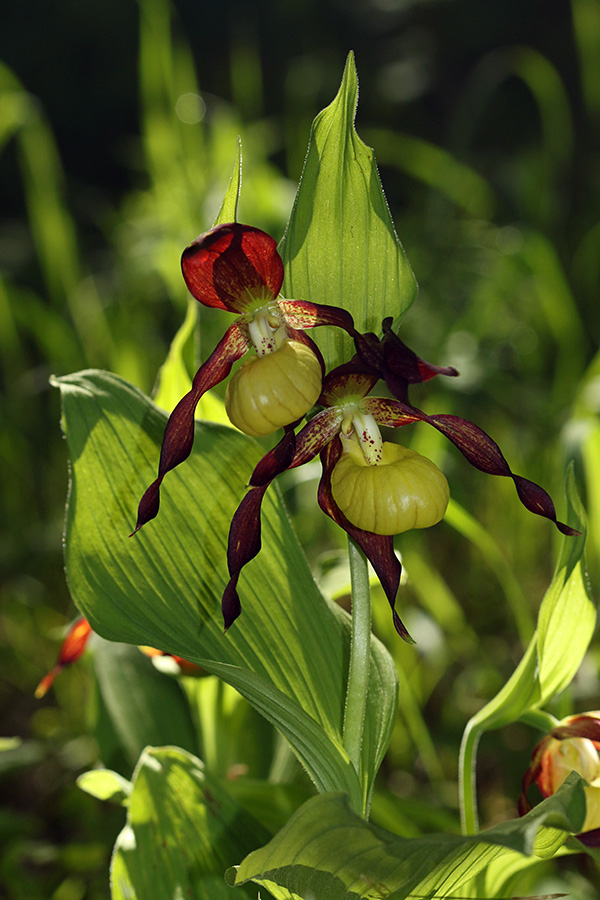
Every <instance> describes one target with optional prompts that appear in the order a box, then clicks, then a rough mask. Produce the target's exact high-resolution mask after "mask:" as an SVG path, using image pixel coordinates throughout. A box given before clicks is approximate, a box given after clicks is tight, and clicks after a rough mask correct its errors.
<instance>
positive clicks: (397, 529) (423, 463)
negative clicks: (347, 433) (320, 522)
mask: <svg viewBox="0 0 600 900" xmlns="http://www.w3.org/2000/svg"><path fill="white" fill-rule="evenodd" d="M342 440H343V443H344V451H343V453H342V455H341V457H340V459H339V461H338V462H337V463H336V465H335V467H334V469H333V472H332V473H331V491H332V494H333V499H334V500H335V502H336V504H337V505H338V507H339V508H340V510H341V511H342V512H343V513H344V515H345V516H346V518H347V519H348V521H349V522H351V523H352V525H356V527H357V528H362V529H364V530H365V531H371V532H373V533H374V534H400V533H401V532H403V531H409V530H410V529H412V528H429V527H430V526H431V525H435V524H437V522H439V521H440V519H442V518H443V515H444V513H445V512H446V507H447V506H448V500H449V499H450V489H449V487H448V482H447V481H446V478H445V477H444V475H443V474H442V472H440V470H439V469H438V467H437V466H436V465H435V464H434V463H432V462H431V460H429V459H427V458H426V457H424V456H421V454H420V453H416V452H415V451H414V450H408V449H407V448H406V447H401V446H400V445H399V444H391V443H387V442H385V443H384V444H383V452H382V456H381V461H380V462H378V463H377V464H376V465H370V464H369V463H368V462H367V460H366V459H365V456H364V453H363V451H362V449H361V447H360V445H359V444H358V442H357V441H355V440H353V439H351V438H350V439H347V438H342Z"/></svg>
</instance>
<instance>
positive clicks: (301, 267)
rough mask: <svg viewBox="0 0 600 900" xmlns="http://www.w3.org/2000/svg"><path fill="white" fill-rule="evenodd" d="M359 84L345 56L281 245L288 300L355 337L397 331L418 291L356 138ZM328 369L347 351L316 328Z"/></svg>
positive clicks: (338, 337)
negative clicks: (340, 313) (390, 326)
mask: <svg viewBox="0 0 600 900" xmlns="http://www.w3.org/2000/svg"><path fill="white" fill-rule="evenodd" d="M357 102H358V81H357V76H356V68H355V66H354V57H353V55H352V53H351V54H350V55H349V56H348V60H347V63H346V68H345V70H344V75H343V78H342V83H341V86H340V89H339V92H338V94H337V96H336V97H335V99H334V100H333V102H332V103H331V104H330V105H329V106H328V107H327V108H326V109H324V110H322V112H320V113H319V115H318V116H317V117H316V119H315V120H314V122H313V126H312V130H311V134H310V142H309V145H308V153H307V156H306V161H305V164H304V171H303V173H302V179H301V181H300V185H299V187H298V193H297V194H296V200H295V203H294V207H293V209H292V214H291V216H290V220H289V222H288V226H287V230H286V232H285V235H284V238H283V240H282V242H281V245H280V251H281V254H282V257H283V261H284V264H285V280H284V283H283V291H284V293H285V296H286V297H290V298H294V299H298V300H312V301H313V302H315V303H327V304H330V305H332V306H341V307H344V308H345V309H347V310H348V311H349V312H351V313H352V315H353V316H354V320H355V323H356V326H357V328H358V329H359V331H375V332H378V333H380V332H381V321H382V319H383V318H384V317H386V316H392V317H393V319H394V325H395V326H397V325H398V324H399V322H400V320H401V319H402V317H403V315H404V314H405V312H406V311H407V309H408V308H409V307H410V305H411V304H412V303H413V301H414V299H415V297H416V292H417V286H416V282H415V278H414V275H413V273H412V270H411V268H410V265H409V263H408V260H407V258H406V255H405V253H404V250H403V249H402V246H401V244H400V241H399V240H398V237H397V235H396V232H395V229H394V225H393V222H392V219H391V216H390V212H389V209H388V206H387V203H386V200H385V197H384V194H383V190H382V187H381V183H380V181H379V174H378V172H377V165H376V163H375V159H374V156H373V152H372V150H371V149H370V148H369V147H367V146H366V145H365V144H364V143H363V142H362V141H361V139H360V138H359V137H358V134H357V133H356V130H355V128H354V117H355V115H356V107H357ZM314 337H315V340H316V341H317V343H318V344H319V347H320V348H321V350H322V352H323V355H324V357H325V361H326V363H327V365H328V367H329V368H331V367H333V366H334V365H338V364H340V363H342V362H345V361H346V360H347V359H348V358H349V357H350V356H351V355H352V352H353V348H352V344H351V342H350V340H349V338H348V337H347V336H345V335H343V334H342V333H341V332H340V330H339V329H333V328H331V329H317V330H316V332H315V335H314Z"/></svg>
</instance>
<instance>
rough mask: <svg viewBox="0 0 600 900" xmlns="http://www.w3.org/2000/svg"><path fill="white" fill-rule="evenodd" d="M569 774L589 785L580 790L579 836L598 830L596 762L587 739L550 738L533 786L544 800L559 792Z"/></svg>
mask: <svg viewBox="0 0 600 900" xmlns="http://www.w3.org/2000/svg"><path fill="white" fill-rule="evenodd" d="M570 772H578V773H579V774H580V775H582V776H583V778H585V780H586V781H588V782H589V784H590V787H584V789H583V790H584V793H585V801H586V815H585V822H584V823H583V828H582V829H581V831H582V832H586V831H591V830H592V829H593V828H600V759H599V757H598V751H597V749H596V745H595V743H594V742H593V741H591V740H589V739H588V738H579V737H573V738H563V740H556V739H555V738H551V739H550V741H549V743H548V746H547V747H546V749H545V750H544V753H543V754H542V758H541V772H540V774H539V776H538V779H537V783H538V786H539V788H540V791H541V792H542V794H543V795H544V796H545V797H549V796H550V795H551V794H553V793H554V792H555V791H557V790H558V789H559V787H560V786H561V784H562V783H563V781H564V780H565V778H566V777H567V775H569V773H570Z"/></svg>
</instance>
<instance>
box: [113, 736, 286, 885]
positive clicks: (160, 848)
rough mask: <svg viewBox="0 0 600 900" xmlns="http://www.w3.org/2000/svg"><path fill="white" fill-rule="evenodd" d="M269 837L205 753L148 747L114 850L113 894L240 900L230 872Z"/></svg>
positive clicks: (137, 774) (142, 757)
mask: <svg viewBox="0 0 600 900" xmlns="http://www.w3.org/2000/svg"><path fill="white" fill-rule="evenodd" d="M268 837H269V834H268V832H267V831H266V830H265V829H264V828H263V826H262V825H260V823H259V822H258V821H257V820H256V819H254V817H253V816H251V815H250V814H249V813H247V812H245V811H244V810H243V809H242V808H241V807H240V806H239V804H238V803H237V802H236V801H235V800H234V799H233V798H232V797H230V795H229V794H228V793H227V791H225V790H224V789H223V787H221V785H220V784H219V782H218V781H217V780H216V779H214V778H211V777H210V775H209V774H208V773H207V772H206V770H205V769H204V766H203V765H202V763H201V761H200V760H199V759H197V758H196V757H195V756H192V755H191V754H189V753H185V752H184V751H183V750H180V749H179V748H175V747H161V748H155V747H148V748H147V749H146V750H145V751H144V753H143V754H142V756H141V758H140V762H139V765H138V766H137V769H136V773H135V776H134V781H133V789H132V791H131V794H130V797H129V807H128V814H127V824H126V826H125V828H124V829H123V831H122V832H121V834H120V835H119V837H118V839H117V843H116V845H115V850H114V853H113V858H112V865H111V877H110V882H111V892H112V893H111V896H112V900H166V898H173V900H175V898H177V897H181V898H182V900H183V898H186V900H207V898H209V897H210V898H211V900H234V898H235V897H239V896H240V891H238V890H234V889H233V888H231V887H229V886H228V885H227V884H226V883H225V881H224V878H223V874H224V872H225V870H226V869H227V867H228V866H230V865H231V863H232V861H234V860H236V859H239V856H240V854H241V853H247V852H249V851H250V850H251V849H253V848H254V847H256V846H258V845H259V844H260V843H261V842H262V841H264V840H267V839H268ZM241 896H242V897H244V896H250V897H252V896H256V891H248V892H247V893H246V891H243V892H242V893H241Z"/></svg>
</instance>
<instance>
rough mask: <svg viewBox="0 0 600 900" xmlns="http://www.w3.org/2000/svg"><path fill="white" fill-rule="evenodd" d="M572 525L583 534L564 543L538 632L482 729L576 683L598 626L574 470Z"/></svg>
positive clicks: (484, 712) (478, 721)
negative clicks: (584, 553)
mask: <svg viewBox="0 0 600 900" xmlns="http://www.w3.org/2000/svg"><path fill="white" fill-rule="evenodd" d="M567 499H568V503H569V516H568V518H569V521H570V522H571V523H572V524H573V527H574V528H577V529H578V530H579V531H581V532H582V534H581V536H580V537H564V538H563V541H562V549H561V554H560V557H559V562H558V565H557V567H556V571H555V573H554V577H553V579H552V582H551V584H550V587H549V588H548V590H547V592H546V594H545V596H544V599H543V600H542V603H541V605H540V610H539V613H538V627H537V630H536V633H535V634H534V636H533V638H532V640H531V642H530V644H529V647H528V648H527V651H526V652H525V655H524V656H523V658H522V660H521V662H520V663H519V665H518V667H517V668H516V669H515V671H514V673H513V675H512V677H511V678H510V679H509V680H508V682H507V683H506V684H505V685H504V687H503V688H502V690H501V691H500V692H499V693H498V694H497V695H496V697H494V699H493V700H491V701H490V702H489V703H488V704H486V706H484V707H483V709H481V710H479V712H478V713H477V714H476V715H475V716H474V717H473V719H471V723H470V724H471V725H472V726H477V727H478V728H480V729H484V730H485V729H488V728H500V727H503V726H504V725H507V724H508V723H510V722H514V721H515V720H516V719H518V718H519V717H520V716H522V715H523V714H524V713H526V712H529V711H530V710H533V709H539V708H540V707H541V706H543V705H544V704H545V703H547V702H548V701H549V700H551V699H552V697H554V696H555V695H556V694H558V693H559V692H560V691H562V690H564V688H565V687H567V685H568V684H569V683H570V682H571V680H572V679H573V678H574V676H575V673H576V672H577V670H578V668H579V666H580V665H581V662H582V660H583V657H584V655H585V652H586V650H587V648H588V645H589V642H590V640H591V638H592V634H593V632H594V627H595V624H596V610H595V608H594V604H593V603H592V600H591V598H590V595H589V591H588V586H587V582H586V577H585V569H584V559H583V550H584V546H585V534H586V523H585V512H584V509H583V507H582V505H581V501H580V499H579V496H578V494H577V488H576V486H575V479H574V476H573V470H572V467H570V468H569V470H568V472H567Z"/></svg>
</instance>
